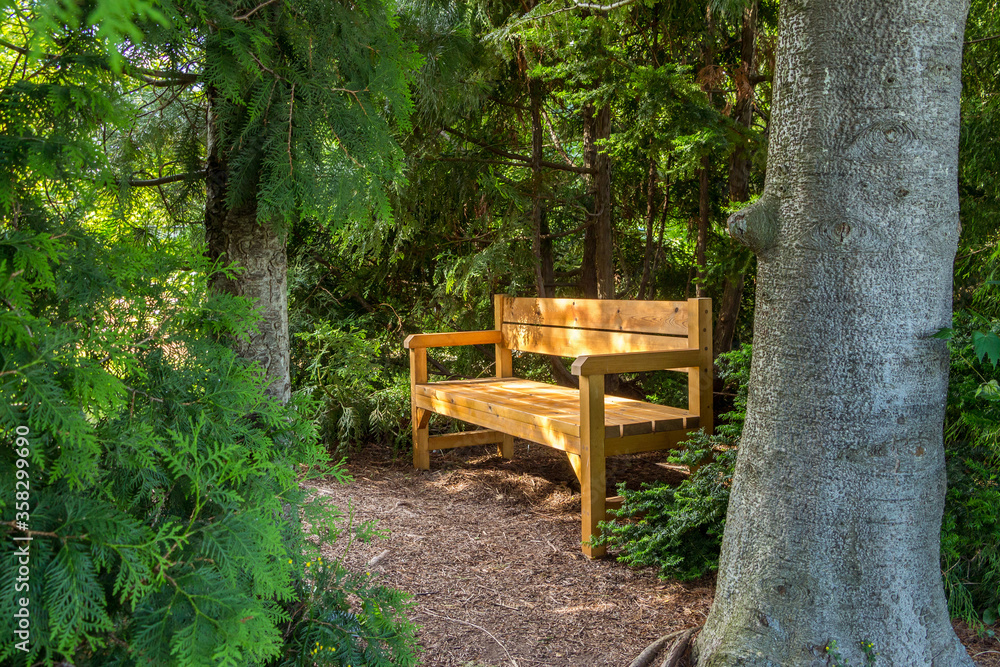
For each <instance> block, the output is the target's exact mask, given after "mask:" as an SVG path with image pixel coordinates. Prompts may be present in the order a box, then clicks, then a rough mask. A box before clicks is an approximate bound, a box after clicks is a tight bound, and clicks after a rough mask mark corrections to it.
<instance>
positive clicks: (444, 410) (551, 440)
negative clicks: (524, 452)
mask: <svg viewBox="0 0 1000 667" xmlns="http://www.w3.org/2000/svg"><path fill="white" fill-rule="evenodd" d="M417 405H419V406H420V407H421V408H425V409H427V410H431V411H432V412H435V413H437V414H440V415H444V416H446V417H453V418H454V419H461V420H462V421H466V422H469V423H470V424H475V425H477V426H482V427H483V428H488V429H493V430H496V431H504V432H505V433H509V434H510V435H512V436H514V437H516V438H523V439H525V440H530V441H531V442H537V443H538V444H540V445H546V446H547V447H552V448H553V449H559V450H562V451H564V452H573V453H579V451H580V438H579V437H576V436H571V435H569V434H568V433H562V432H560V431H553V430H549V429H544V428H540V427H538V426H533V425H531V424H527V423H524V422H519V421H514V420H511V419H507V418H505V417H500V416H498V415H496V414H494V413H491V412H482V411H480V410H474V409H472V408H468V407H465V406H462V405H455V404H454V403H452V402H449V401H448V400H443V399H439V398H432V397H428V396H421V395H419V394H418V395H417Z"/></svg>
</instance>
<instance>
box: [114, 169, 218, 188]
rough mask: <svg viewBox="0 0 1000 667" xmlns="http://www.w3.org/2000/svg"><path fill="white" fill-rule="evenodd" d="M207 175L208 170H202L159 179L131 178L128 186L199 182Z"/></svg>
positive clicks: (142, 186) (139, 186)
mask: <svg viewBox="0 0 1000 667" xmlns="http://www.w3.org/2000/svg"><path fill="white" fill-rule="evenodd" d="M207 174H208V170H207V169H202V170H201V171H189V172H188V173H186V174H171V175H170V176H161V177H159V178H130V179H129V180H128V184H129V185H130V186H131V187H133V188H148V187H155V186H157V185H166V184H167V183H176V182H177V181H197V180H199V179H202V178H205V176H206V175H207Z"/></svg>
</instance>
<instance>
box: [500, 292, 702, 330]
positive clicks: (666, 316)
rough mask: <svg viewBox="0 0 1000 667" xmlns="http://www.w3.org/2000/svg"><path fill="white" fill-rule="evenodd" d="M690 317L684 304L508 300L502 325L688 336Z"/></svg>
mask: <svg viewBox="0 0 1000 667" xmlns="http://www.w3.org/2000/svg"><path fill="white" fill-rule="evenodd" d="M688 315H689V311H688V309H687V304H686V303H685V302H684V301H614V300H602V299H536V298H524V299H511V298H507V299H505V300H504V310H503V321H504V322H511V323H520V324H532V325H538V326H555V327H569V328H573V329H604V330H606V331H634V332H642V333H652V334H666V335H674V336H687V329H688V327H687V322H688Z"/></svg>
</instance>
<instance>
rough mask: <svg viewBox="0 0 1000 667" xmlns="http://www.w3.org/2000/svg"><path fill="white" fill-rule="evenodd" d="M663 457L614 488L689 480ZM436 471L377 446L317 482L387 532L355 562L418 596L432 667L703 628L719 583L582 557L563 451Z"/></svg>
mask: <svg viewBox="0 0 1000 667" xmlns="http://www.w3.org/2000/svg"><path fill="white" fill-rule="evenodd" d="M662 461H663V454H662V453H651V454H643V455H636V456H634V457H617V458H616V459H610V460H609V462H608V463H609V469H608V470H609V484H608V488H609V489H612V488H614V485H615V484H616V483H617V482H618V481H627V482H628V484H629V486H630V487H634V486H638V484H639V482H641V481H653V480H656V479H660V480H668V481H675V482H676V481H678V480H679V474H680V473H678V471H677V470H676V469H672V468H670V467H669V466H667V465H666V464H664V463H662ZM431 465H432V467H433V470H432V471H430V472H425V471H416V470H414V469H413V468H412V467H411V466H410V465H409V464H408V462H406V461H402V460H397V461H393V460H391V458H390V457H389V456H388V455H385V454H383V455H379V453H378V452H376V453H374V454H372V455H369V456H367V457H355V458H354V460H353V461H352V462H351V463H350V464H349V466H348V468H349V470H350V472H351V474H352V475H353V476H354V482H353V483H351V484H349V485H339V484H336V483H335V482H330V483H319V484H315V485H314V487H315V489H316V491H317V493H320V494H322V495H323V496H325V497H328V498H329V499H330V500H331V502H333V503H334V504H336V505H338V506H339V507H341V508H342V509H346V508H347V507H348V505H350V506H352V507H353V508H354V513H355V517H356V520H358V521H366V520H370V519H377V520H378V525H379V527H381V528H382V529H385V530H388V531H389V537H388V539H385V540H376V541H374V542H372V543H368V544H355V545H354V546H353V547H352V548H351V550H350V551H349V553H348V554H347V557H346V559H345V560H346V562H347V564H348V565H349V567H351V568H352V569H359V570H364V571H370V572H372V573H373V574H374V573H377V574H378V576H379V577H380V579H381V581H383V582H384V583H385V584H387V585H389V586H393V587H395V588H399V589H402V590H405V591H408V592H410V593H412V594H413V595H414V596H415V601H416V608H415V613H414V615H413V618H414V620H415V621H416V622H417V623H418V624H419V625H420V626H421V630H420V633H419V639H420V642H421V644H422V645H423V647H424V650H425V653H424V664H426V665H428V666H431V667H494V666H495V667H500V666H501V665H502V666H504V667H509V666H510V665H514V664H516V665H518V666H520V667H529V666H535V665H546V666H552V667H561V666H564V665H565V666H569V665H573V666H575V667H578V666H581V665H583V666H587V667H604V666H609V667H610V666H614V667H626V666H627V665H628V664H629V663H630V662H631V661H632V659H633V658H635V656H636V655H638V653H639V652H640V651H641V650H642V649H643V648H644V647H645V646H646V645H647V644H649V643H650V642H651V641H653V640H654V639H656V638H657V637H659V636H660V635H662V634H664V633H666V632H669V631H671V630H678V629H682V628H686V627H694V626H697V625H700V624H701V623H703V622H704V620H705V616H706V614H707V613H708V610H709V607H710V606H711V601H712V597H711V596H712V583H713V582H712V581H710V580H702V581H697V582H690V583H679V582H674V581H661V580H660V579H658V578H657V577H656V575H655V574H653V573H651V572H650V571H648V570H641V571H640V570H632V569H630V568H628V567H625V566H623V565H620V564H618V563H616V562H614V561H612V560H610V559H604V560H597V561H590V560H588V559H587V558H585V557H584V556H583V554H582V553H581V552H580V546H579V544H580V533H579V531H580V520H579V507H580V495H579V488H578V487H577V485H576V480H575V478H574V476H573V473H572V470H571V469H570V467H569V465H568V464H567V463H566V460H565V458H564V457H562V456H561V454H560V453H559V452H556V451H554V450H549V449H547V448H544V447H539V446H537V445H532V446H530V447H529V446H528V445H527V444H526V443H524V442H519V443H518V445H517V453H516V456H515V459H514V460H513V461H503V460H502V459H500V458H498V457H496V456H493V455H491V453H490V452H488V451H487V449H486V448H469V449H464V450H453V451H452V452H449V453H447V454H445V455H440V454H435V455H433V456H432V460H431ZM328 555H330V556H332V555H334V554H333V553H330V554H328ZM373 559H376V560H377V562H376V563H375V564H374V565H368V564H369V562H371V561H372V560H373ZM959 632H960V635H964V636H963V640H964V641H965V642H966V645H967V647H969V649H970V654H973V655H976V654H979V655H978V656H977V657H976V660H977V665H982V666H989V667H994V666H997V665H1000V643H998V642H997V641H995V640H978V641H977V640H975V637H974V636H973V635H971V633H968V632H967V631H964V629H962V628H960V629H959Z"/></svg>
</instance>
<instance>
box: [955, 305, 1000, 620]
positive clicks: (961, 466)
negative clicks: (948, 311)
mask: <svg viewBox="0 0 1000 667" xmlns="http://www.w3.org/2000/svg"><path fill="white" fill-rule="evenodd" d="M998 331H1000V320H995V319H994V320H986V319H985V318H982V317H981V316H976V315H973V314H971V313H966V312H959V313H956V314H955V327H954V329H953V330H946V331H945V332H943V333H942V334H941V335H942V337H950V341H949V346H950V348H951V352H952V355H951V379H950V383H949V392H948V412H947V418H946V421H945V446H946V454H947V458H948V495H947V500H946V502H945V510H944V520H943V523H942V527H941V567H942V571H943V573H944V583H945V590H946V592H947V594H948V606H949V609H950V611H951V614H952V616H954V617H956V618H961V619H963V620H965V621H966V622H967V623H969V624H970V625H972V626H973V627H977V628H980V629H983V627H982V624H986V625H991V624H993V623H995V622H996V621H997V619H998V617H1000V511H998V508H1000V369H998V368H997V366H996V362H997V357H998V354H1000V338H998V337H997V332H998Z"/></svg>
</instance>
